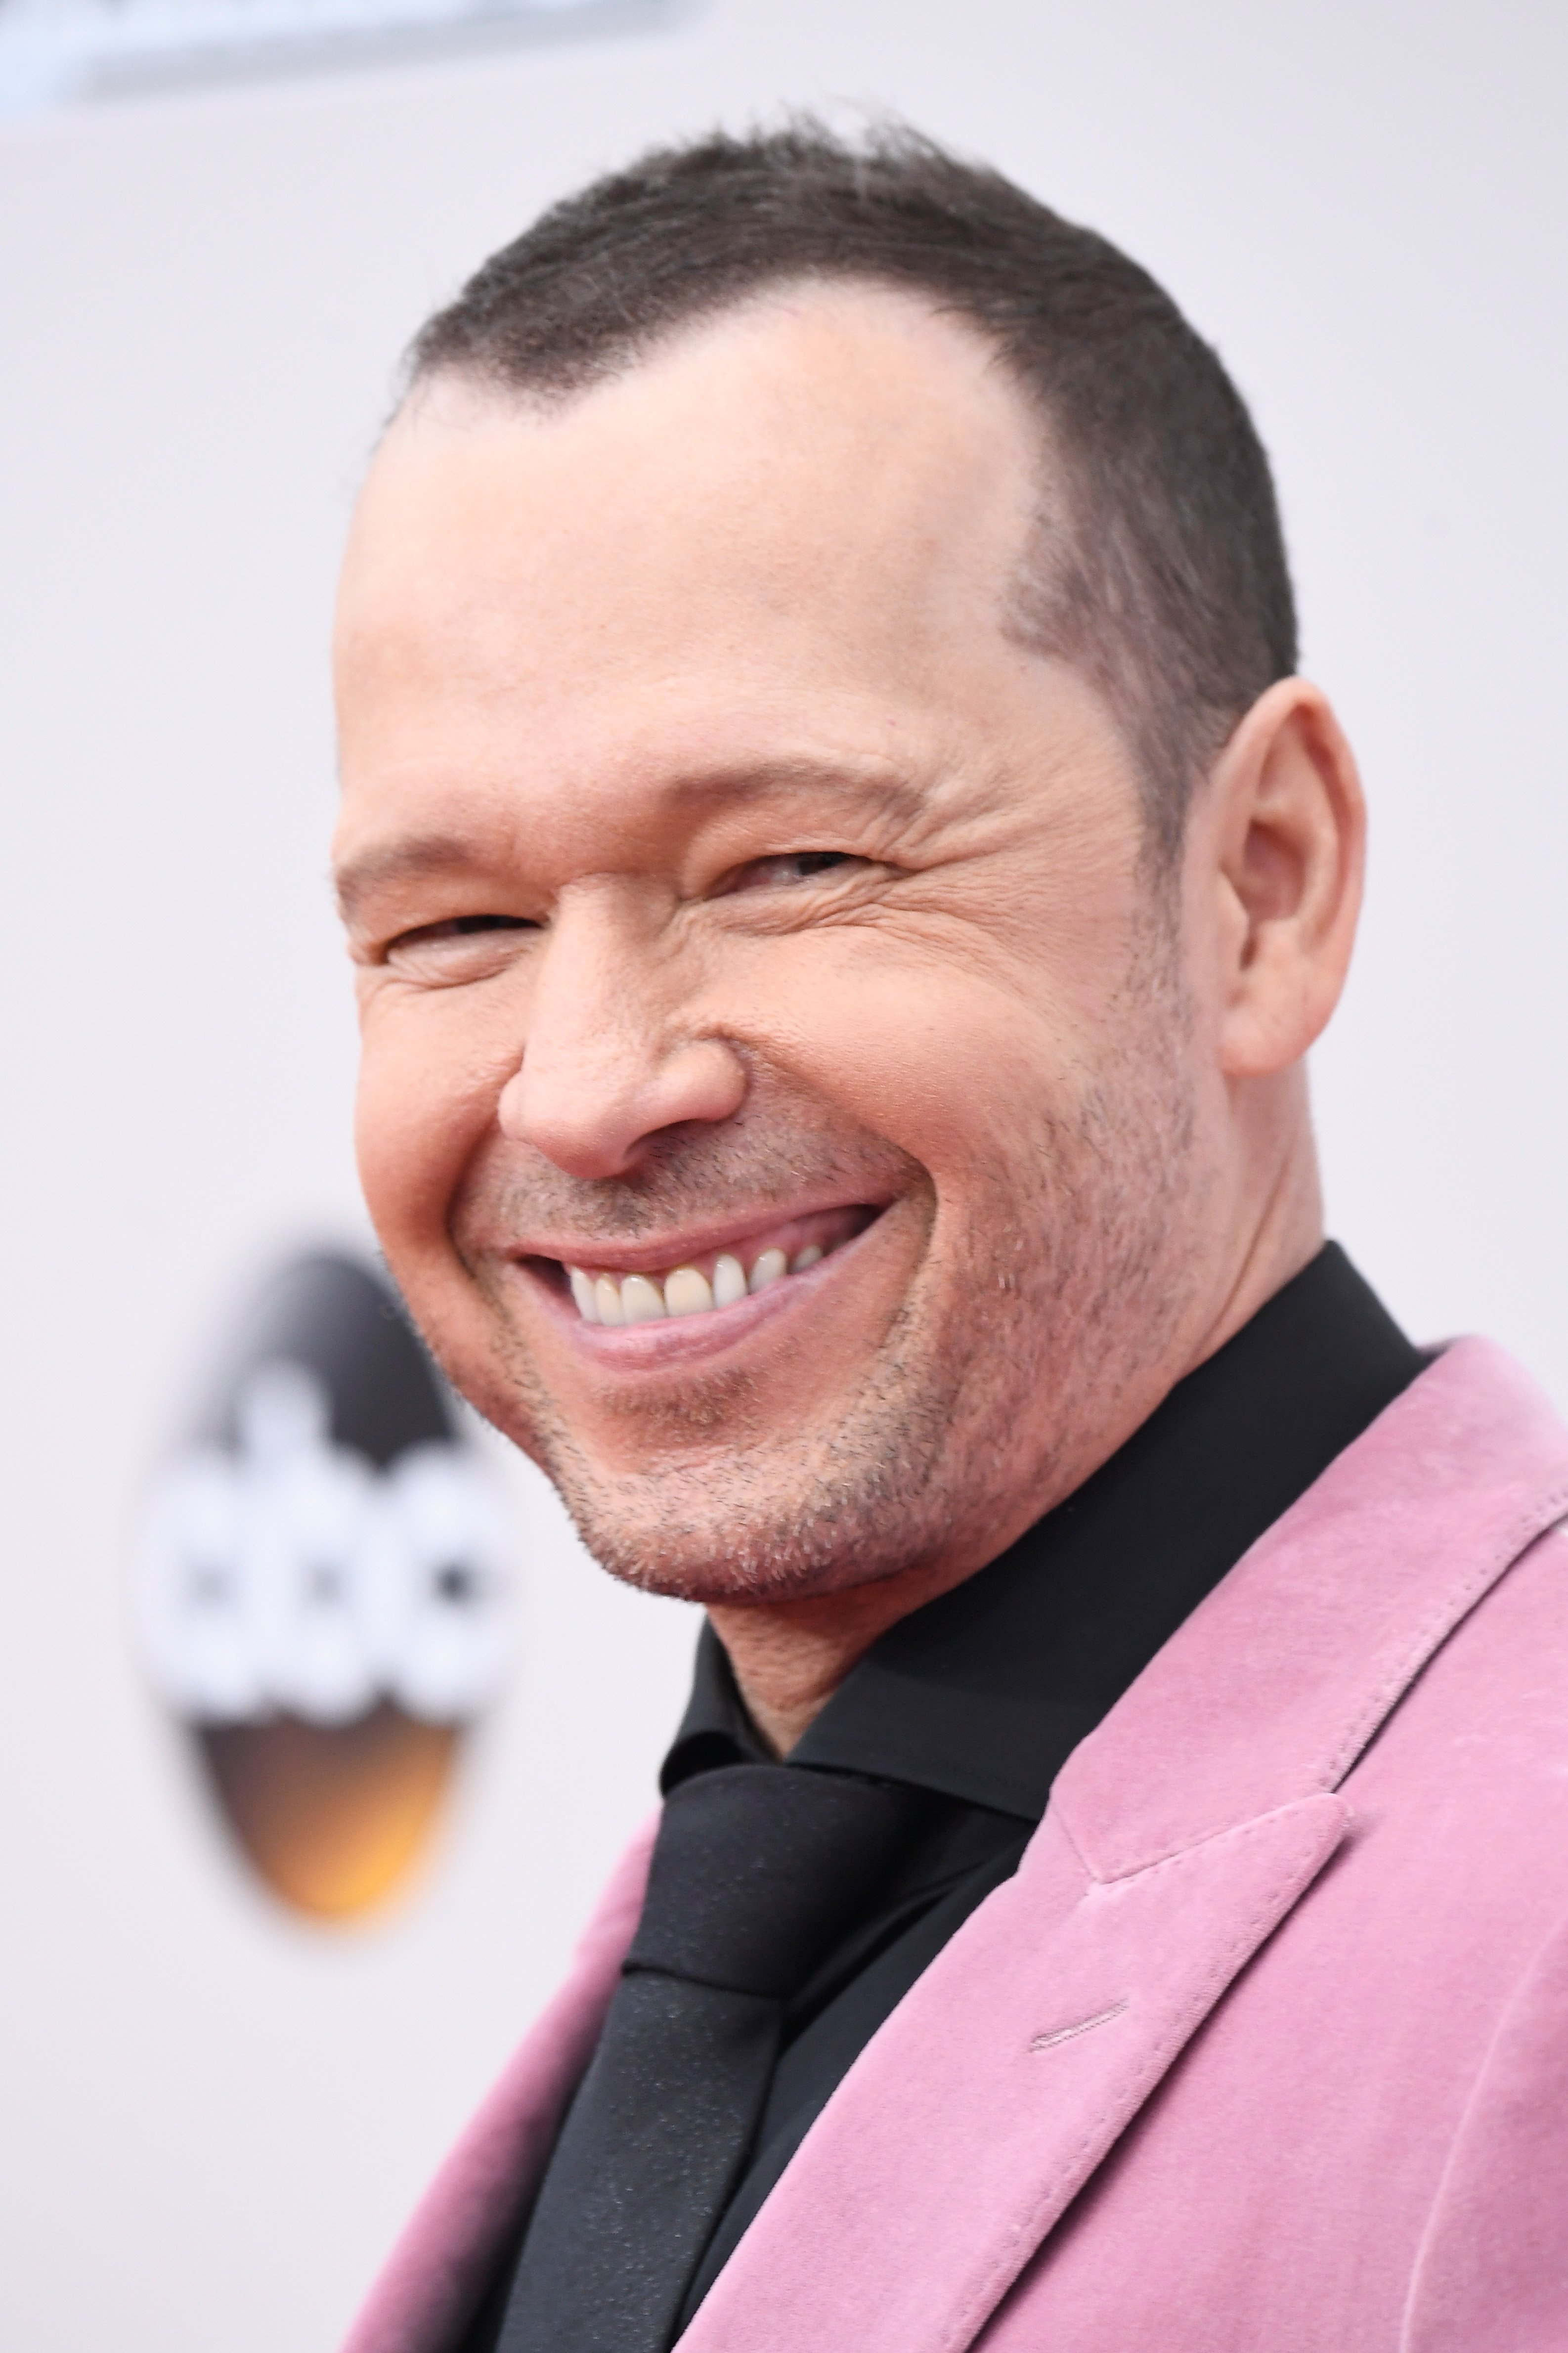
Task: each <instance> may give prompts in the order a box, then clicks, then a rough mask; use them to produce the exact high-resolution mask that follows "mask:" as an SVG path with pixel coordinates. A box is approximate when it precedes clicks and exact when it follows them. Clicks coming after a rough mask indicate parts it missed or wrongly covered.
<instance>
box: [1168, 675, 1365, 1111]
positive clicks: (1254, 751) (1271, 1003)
mask: <svg viewBox="0 0 1568 2353" xmlns="http://www.w3.org/2000/svg"><path fill="white" fill-rule="evenodd" d="M1194 819H1195V820H1196V821H1195V823H1194V833H1193V840H1192V845H1191V847H1192V849H1193V852H1194V865H1193V866H1192V867H1190V868H1189V876H1188V880H1189V886H1190V887H1191V888H1192V889H1194V890H1195V892H1197V894H1198V897H1197V902H1196V904H1197V909H1199V910H1202V909H1204V908H1205V902H1206V913H1207V915H1208V918H1209V922H1208V924H1207V925H1206V926H1205V928H1207V929H1208V931H1209V938H1210V942H1211V946H1212V949H1213V951H1214V953H1215V958H1216V963H1217V969H1216V970H1215V972H1214V979H1215V984H1216V988H1217V997H1218V1003H1217V1008H1216V1010H1217V1012H1218V1016H1219V1044H1220V1061H1221V1067H1222V1069H1223V1070H1224V1071H1225V1073H1226V1077H1227V1078H1264V1077H1268V1076H1271V1075H1272V1074H1273V1073H1275V1072H1277V1071H1283V1070H1285V1069H1287V1068H1288V1067H1289V1064H1291V1063H1292V1062H1295V1061H1299V1060H1300V1057H1301V1056H1302V1055H1303V1054H1304V1053H1305V1052H1306V1050H1307V1049H1308V1047H1309V1046H1310V1045H1311V1043H1312V1041H1313V1039H1315V1038H1316V1037H1317V1036H1318V1034H1319V1032H1320V1031H1321V1029H1322V1028H1323V1026H1324V1024H1325V1023H1326V1022H1327V1020H1328V1018H1329V1016H1330V1015H1331V1013H1332V1011H1333V1009H1334V1007H1335V1006H1336V1004H1337V1003H1338V1002H1339V997H1340V991H1341V989H1342V987H1343V986H1344V978H1345V974H1346V971H1347V970H1348V968H1349V965H1350V959H1351V949H1352V945H1353V944H1354V940H1355V927H1356V919H1357V916H1358V915H1359V914H1360V912H1361V895H1362V880H1363V871H1364V866H1365V856H1366V803H1365V800H1364V797H1363V793H1362V788H1361V778H1360V776H1358V774H1357V772H1356V765H1355V758H1354V755H1353V754H1352V751H1351V747H1350V745H1349V744H1348V743H1347V742H1346V741H1345V737H1344V733H1343V731H1342V728H1341V726H1340V724H1339V722H1338V721H1337V720H1336V718H1335V717H1334V714H1333V712H1332V711H1331V709H1330V707H1329V704H1328V702H1327V700H1326V699H1325V697H1324V696H1323V695H1322V694H1321V693H1320V692H1319V691H1318V689H1317V688H1316V687H1315V686H1310V685H1309V684H1308V683H1307V681H1306V680H1305V679H1300V678H1287V679H1281V680H1279V682H1278V683H1277V684H1276V685H1274V686H1271V687H1270V688H1269V689H1268V691H1267V693H1265V694H1263V695H1261V696H1259V698H1258V701H1257V702H1255V703H1254V704H1253V706H1252V708H1251V710H1250V711H1249V712H1247V716H1246V717H1245V718H1244V719H1243V720H1242V722H1241V723H1240V725H1239V726H1238V727H1237V729H1236V731H1235V733H1234V734H1233V735H1232V736H1231V738H1230V740H1229V742H1228V743H1227V744H1226V747H1225V749H1224V751H1223V752H1222V753H1221V754H1220V756H1219V758H1218V760H1217V761H1216V762H1215V767H1214V770H1213V772H1212V774H1211V776H1210V777H1209V780H1208V783H1207V786H1205V790H1204V791H1203V792H1202V793H1201V794H1200V796H1199V806H1198V807H1197V808H1195V809H1194Z"/></svg>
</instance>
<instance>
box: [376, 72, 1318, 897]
mask: <svg viewBox="0 0 1568 2353" xmlns="http://www.w3.org/2000/svg"><path fill="white" fill-rule="evenodd" d="M799 280H835V281H839V280H867V281H870V282H874V283H878V284H880V285H884V286H889V287H895V288H901V289H903V290H907V291H908V292H910V293H912V294H915V295H917V296H921V297H923V298H925V299H926V300H928V301H930V302H931V304H932V305H933V306H934V307H935V308H937V309H938V310H939V311H944V312H946V313H948V314H949V315H952V316H954V317H957V318H959V319H962V320H965V321H967V322H970V323H971V324H972V325H973V326H974V327H975V328H977V329H978V330H979V331H980V332H982V333H983V334H984V335H985V336H986V337H987V338H988V339H989V341H990V342H991V343H992V344H993V345H994V348H995V349H996V350H997V352H998V353H1000V354H1001V355H1002V357H1003V358H1004V360H1005V363H1006V364H1007V365H1008V367H1009V368H1010V369H1011V371H1012V374H1013V375H1014V378H1015V380H1016V383H1017V384H1018V385H1019V387H1020V389H1021V390H1022V391H1023V392H1024V394H1025V396H1026V397H1027V398H1028V399H1030V401H1031V402H1032V404H1033V406H1035V408H1036V410H1037V415H1038V416H1039V418H1040V420H1041V426H1042V439H1043V443H1044V445H1045V453H1046V454H1047V463H1046V464H1045V465H1044V466H1043V469H1042V483H1041V517H1040V522H1041V528H1040V530H1039V532H1038V533H1037V554H1036V558H1035V560H1034V561H1033V563H1032V564H1031V567H1030V571H1029V575H1028V578H1027V580H1026V582H1025V583H1024V584H1023V586H1022V587H1021V591H1020V594H1019V596H1018V599H1017V605H1016V616H1015V618H1016V627H1017V629H1018V632H1019V634H1020V635H1022V636H1024V637H1025V638H1026V639H1027V641H1028V642H1030V643H1031V644H1033V645H1035V646H1036V647H1037V649H1039V650H1041V651H1042V652H1045V653H1048V654H1053V655H1057V656H1059V657H1060V658H1061V659H1065V660H1067V661H1068V662H1070V663H1072V664H1073V666H1074V667H1075V668H1077V669H1078V670H1080V671H1081V672H1082V673H1083V674H1084V675H1086V676H1087V677H1088V678H1089V680H1090V681H1091V682H1092V683H1093V684H1094V685H1095V686H1096V687H1097V688H1098V689H1099V690H1100V692H1101V693H1102V694H1103V695H1104V697H1105V699H1106V701H1107V702H1108V703H1109V705H1110V709H1111V711H1112V712H1113V713H1114V715H1115V717H1116V719H1117V721H1118V723H1120V725H1121V728H1122V730H1123V733H1124V734H1125V735H1126V737H1127V740H1128V742H1129V744H1130V746H1131V750H1132V753H1133V755H1134V758H1135V760H1136V762H1137V766H1138V771H1139V776H1140V779H1141V783H1142V790H1143V793H1144V797H1145V805H1146V815H1147V826H1148V838H1149V842H1150V846H1151V848H1152V849H1153V850H1154V851H1155V852H1156V853H1157V855H1158V857H1159V860H1160V862H1161V863H1166V862H1167V861H1171V860H1173V859H1174V857H1175V855H1176V853H1177V851H1178V850H1179V849H1180V846H1181V842H1182V839H1183V837H1184V821H1185V815H1186V809H1187V805H1188V802H1189V800H1190V797H1191V795H1192V792H1193V789H1194V786H1195V784H1196V783H1197V782H1198V780H1199V779H1200V778H1201V777H1202V776H1204V775H1205V774H1206V773H1207V771H1208V768H1209V766H1210V765H1211V764H1212V762H1213V760H1214V757H1215V754H1216V753H1217V751H1218V750H1219V748H1220V746H1221V744H1223V743H1224V742H1225V740H1226V736H1227V735H1228V734H1229V733H1230V732H1231V730H1232V728H1233V727H1234V726H1235V724H1236V723H1237V720H1238V719H1239V718H1240V716H1241V714H1242V713H1243V712H1245V711H1246V710H1247V707H1248V706H1249V705H1250V704H1251V703H1252V702H1254V701H1255V700H1256V699H1257V697H1258V695H1259V694H1261V693H1262V691H1264V689H1265V688H1266V687H1268V685H1270V684H1271V683H1272V682H1273V681H1275V680H1276V679H1279V678H1283V677H1288V676H1289V674H1290V672H1291V671H1292V670H1294V669H1295V667H1296V659H1297V645H1296V614H1295V602H1294V598H1293V596H1292V594H1291V588H1290V575H1289V565H1288V563H1287V560H1286V554H1285V546H1284V539H1283V534H1282V533H1281V530H1280V525H1279V507H1278V504H1277V501H1276V499H1275V495H1274V485H1273V480H1272V478H1271V476H1270V473H1269V470H1268V458H1267V456H1266V455H1265V452H1264V449H1263V446H1262V443H1261V442H1260V441H1259V439H1258V434H1257V431H1256V429H1255V428H1254V426H1253V423H1252V420H1251V417H1249V416H1248V414H1247V407H1246V405H1245V403H1244V402H1243V400H1242V398H1241V396H1240V394H1239V393H1238V392H1237V389H1236V386H1235V385H1233V384H1232V382H1231V380H1230V378H1229V376H1228V375H1226V371H1225V369H1224V367H1223V366H1222V365H1221V364H1220V361H1219V359H1218V357H1217V355H1216V354H1215V352H1214V351H1212V350H1211V349H1210V347H1209V345H1208V344H1207V343H1205V342H1204V341H1203V339H1202V337H1201V336H1199V335H1198V334H1196V333H1195V332H1194V330H1193V328H1192V327H1190V326H1189V325H1188V323H1187V322H1186V320H1185V319H1184V317H1183V316H1182V313H1181V312H1180V311H1178V310H1177V308H1176V306H1175V304H1174V303H1173V301H1171V298H1170V297H1169V295H1168V294H1166V293H1165V292H1164V291H1163V289H1162V288H1161V287H1159V286H1158V285H1156V283H1155V281H1154V280H1153V279H1152V278H1151V277H1150V276H1149V274H1148V272H1147V271H1146V270H1144V269H1140V268H1139V266H1138V264H1137V263H1136V262H1134V261H1131V260H1129V259H1128V258H1127V256H1126V255H1125V254H1124V253H1121V252H1120V251H1119V250H1118V248H1116V247H1115V246H1113V245H1111V244H1110V243H1109V242H1108V240H1107V239H1106V238H1104V237H1098V236H1096V235H1095V233H1094V232H1093V231H1092V230H1090V229H1086V228H1079V227H1077V226H1076V225H1075V224H1074V223H1073V222H1071V221H1067V220H1063V219H1062V218H1061V217H1060V216H1059V215H1058V214H1057V213H1054V212H1052V211H1050V210H1049V209H1048V207H1047V206H1045V205H1042V204H1039V203H1037V201H1036V199H1035V198H1034V197H1032V196H1030V195H1026V194H1025V192H1024V191H1023V190H1022V189H1021V188H1018V187H1016V186H1015V185H1014V184H1013V183H1012V182H1011V181H1010V180H1008V179H1005V177H1004V176H1003V175H1002V174H1001V173H999V172H996V171H994V170H991V169H990V168H989V167H987V166H985V165H983V164H971V163H967V162H964V161H962V160H961V159H959V158H957V157H955V156H953V155H951V154H949V153H946V152H945V151H944V150H943V149H942V148H941V147H939V146H937V145H935V144H934V143H933V142H931V141H930V140H928V139H925V138H922V137H921V136H920V135H918V134H917V133H916V132H912V131H910V130H908V129H906V128H903V127H901V126H898V125H884V126H882V127H880V128H878V129H876V130H874V131H872V132H870V133H869V134H868V136H867V137H865V138H864V139H862V140H859V141H856V142H849V141H846V140H844V139H840V138H838V137H837V136H836V135H835V134H834V133H833V132H829V131H828V130H826V128H825V127H824V126H823V125H822V124H820V123H819V122H816V121H814V120H812V119H810V118H798V119H795V120H793V121H790V122H789V123H788V124H787V125H786V126H785V127H784V128H783V129H780V130H775V131H772V132H756V133H754V134H752V135H751V136H748V137H741V138H736V137H731V136H728V135H725V134H723V133H715V134H713V135H711V136H710V137H707V138H703V139H701V140H698V141H696V142H692V143H690V144H688V145H684V146H669V147H659V148H655V149H653V150H651V151H650V152H649V153H646V154H644V155H643V156H641V157H640V158H639V159H638V160H637V162H636V163H634V164H630V165H628V166H627V167H626V169H625V170H623V171H619V172H615V173H611V174H607V175H606V176H605V177H604V178H602V179H599V180H595V181H594V182H593V183H592V184H591V185H589V186H588V187H586V188H584V190H583V191H582V192H581V193H580V194H579V195H574V196H572V197H569V198H568V199H567V200H566V201H565V202H563V203H562V204H558V205H556V206H553V207H552V209H551V210H550V211H548V212H546V213H545V214H544V215H543V216H542V218H540V219H539V220H538V221H536V222H535V223H534V225H533V226H532V227H531V228H529V229H527V230H525V231H524V233H523V235H522V236H521V237H518V238H517V239H516V240H515V242H514V243H512V244H510V245H508V246H506V247H504V248H502V249H501V251H500V252H499V253H497V254H495V255H493V256H492V258H491V259H489V261H487V262H486V263H485V264H484V266H483V268H482V269H479V271H478V272H477V273H476V275H475V276H474V277H473V278H472V279H470V280H469V281H468V285H467V286H465V287H464V289H463V290H462V292H461V293H460V294H459V295H458V299H457V300H456V301H454V302H452V303H450V304H449V305H448V306H447V308H446V309H444V310H442V311H438V312H437V314H436V316H435V317H433V318H432V319H431V320H430V321H429V322H428V323H427V324H426V327H425V328H424V329H423V331H422V332H420V334H419V335H418V337H417V339H416V342H415V343H414V345H413V347H412V351H411V353H410V362H409V365H410V382H411V385H418V384H420V383H421V382H423V381H425V380H426V379H428V378H431V377H434V376H437V375H461V376H463V377H466V378H468V379H470V380H476V381H478V382H479V383H481V384H483V385H487V386H490V387H493V388H494V389H496V390H499V391H502V392H514V393H518V394H521V395H524V396H531V397H533V398H536V399H537V398H547V399H548V398H551V397H552V396H553V397H562V396H569V395H571V394H573V393H574V392H578V391H581V390H584V389H586V388H587V387H588V386H590V385H593V384H595V383H596V382H599V381H601V380H603V379H605V378H606V377H609V376H612V375H619V374H621V373H623V372H624V371H625V370H626V369H627V368H628V367H630V366H633V365H635V364H637V361H638V360H639V359H641V358H642V357H643V356H645V355H646V354H647V352H648V351H649V350H650V349H651V348H652V347H653V346H654V345H656V344H657V343H659V342H660V341H661V340H662V339H663V338H665V337H667V336H668V335H669V334H670V333H671V332H674V331H675V330H678V329H679V328H681V327H683V326H687V325H690V324H695V323H697V322H700V321H702V320H704V319H707V318H710V317H712V316H713V315H714V314H715V313H719V312H721V311H726V310H729V309H731V308H733V307H734V306H735V305H736V304H738V303H742V302H744V301H746V300H747V299H748V298H750V297H752V296H754V295H757V294H760V293H763V292H764V291H766V290H768V289H769V288H771V287H773V286H775V285H779V284H783V283H785V282H789V281H799ZM1049 459H1054V463H1052V462H1048V460H1049Z"/></svg>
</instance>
